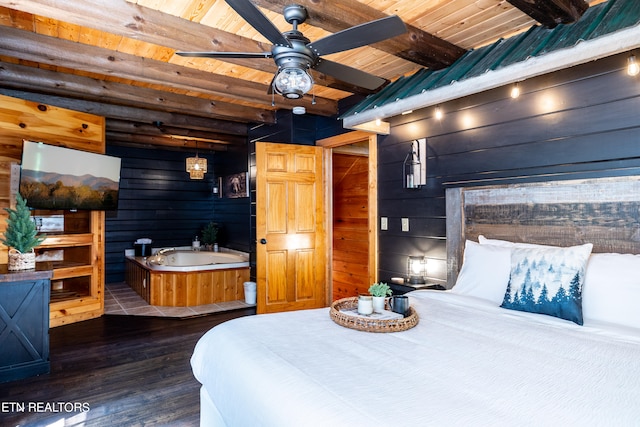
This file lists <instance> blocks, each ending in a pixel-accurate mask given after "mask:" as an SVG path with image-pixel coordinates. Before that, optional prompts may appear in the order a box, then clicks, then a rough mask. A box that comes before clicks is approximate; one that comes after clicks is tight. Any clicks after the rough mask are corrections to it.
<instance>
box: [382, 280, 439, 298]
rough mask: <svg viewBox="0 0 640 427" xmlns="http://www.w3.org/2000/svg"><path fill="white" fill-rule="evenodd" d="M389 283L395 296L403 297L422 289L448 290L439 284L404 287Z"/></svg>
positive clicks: (405, 284)
mask: <svg viewBox="0 0 640 427" xmlns="http://www.w3.org/2000/svg"><path fill="white" fill-rule="evenodd" d="M388 283H389V287H390V288H391V290H392V291H393V294H394V295H403V294H406V293H407V292H411V291H417V290H420V289H432V290H436V291H444V290H446V288H445V287H444V286H442V285H439V284H437V283H421V284H415V285H414V284H410V283H404V284H402V285H401V284H399V283H393V282H388Z"/></svg>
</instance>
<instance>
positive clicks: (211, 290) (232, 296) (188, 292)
mask: <svg viewBox="0 0 640 427" xmlns="http://www.w3.org/2000/svg"><path fill="white" fill-rule="evenodd" d="M126 264H127V265H126V282H127V284H128V285H129V286H131V288H132V289H133V290H135V291H136V292H137V293H138V295H140V296H141V297H142V298H144V299H145V301H147V302H148V303H149V304H151V305H158V306H169V307H193V306H197V305H205V304H216V303H220V302H229V301H237V300H242V299H244V282H248V281H249V267H243V268H232V269H218V270H208V271H188V272H171V271H154V270H152V269H150V268H148V267H147V266H146V264H145V259H144V258H143V257H129V258H127V260H126Z"/></svg>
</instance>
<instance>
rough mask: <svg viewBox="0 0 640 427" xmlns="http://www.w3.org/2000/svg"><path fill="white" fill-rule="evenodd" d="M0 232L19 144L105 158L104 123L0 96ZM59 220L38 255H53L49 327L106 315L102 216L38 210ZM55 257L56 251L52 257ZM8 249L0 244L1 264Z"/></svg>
mask: <svg viewBox="0 0 640 427" xmlns="http://www.w3.org/2000/svg"><path fill="white" fill-rule="evenodd" d="M0 140H1V141H2V146H0V166H1V167H0V233H2V232H4V230H5V229H6V225H5V223H6V221H5V220H6V218H7V213H6V211H5V210H4V209H2V208H6V207H11V206H15V200H14V198H15V193H16V192H17V191H18V184H19V177H20V166H19V163H20V161H21V159H22V147H23V140H29V141H41V142H44V143H47V144H51V145H56V146H62V147H66V148H72V149H77V150H84V151H89V152H92V153H101V154H104V153H105V150H106V142H105V141H106V139H105V118H104V117H101V116H96V115H94V114H88V113H83V112H80V111H72V110H68V109H65V108H60V107H56V106H52V105H46V104H43V103H40V102H34V101H28V100H24V99H19V98H13V97H9V96H4V95H0ZM34 215H41V216H43V217H45V216H49V217H48V218H49V219H50V218H51V217H50V215H58V217H59V218H60V217H62V218H63V221H62V222H63V223H64V228H63V229H59V230H51V231H48V230H46V228H47V227H44V228H45V229H43V232H44V233H45V234H47V240H46V241H44V242H43V243H42V245H40V246H39V247H38V248H36V252H37V253H40V254H42V253H43V252H45V251H50V252H52V256H51V257H48V258H50V259H47V260H46V261H44V262H45V263H47V264H49V263H50V265H51V268H52V269H53V277H52V278H51V289H50V290H51V295H52V297H51V301H50V304H49V309H50V326H51V327H54V326H59V325H64V324H67V323H73V322H77V321H80V320H86V319H91V318H94V317H99V316H101V315H102V314H103V313H104V237H105V236H104V218H105V214H104V212H101V211H78V212H71V211H64V212H63V211H36V212H34ZM54 252H57V253H55V254H54ZM7 262H8V248H7V247H6V246H4V245H1V244H0V264H4V263H7Z"/></svg>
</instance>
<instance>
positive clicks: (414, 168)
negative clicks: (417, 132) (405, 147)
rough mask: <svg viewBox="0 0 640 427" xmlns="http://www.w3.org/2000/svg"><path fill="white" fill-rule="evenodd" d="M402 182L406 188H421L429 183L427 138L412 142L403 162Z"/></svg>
mask: <svg viewBox="0 0 640 427" xmlns="http://www.w3.org/2000/svg"><path fill="white" fill-rule="evenodd" d="M402 182H403V187H404V188H420V187H421V186H423V185H425V184H426V183H427V138H420V139H416V140H415V141H413V142H411V148H410V149H409V153H407V156H406V157H405V158H404V162H402Z"/></svg>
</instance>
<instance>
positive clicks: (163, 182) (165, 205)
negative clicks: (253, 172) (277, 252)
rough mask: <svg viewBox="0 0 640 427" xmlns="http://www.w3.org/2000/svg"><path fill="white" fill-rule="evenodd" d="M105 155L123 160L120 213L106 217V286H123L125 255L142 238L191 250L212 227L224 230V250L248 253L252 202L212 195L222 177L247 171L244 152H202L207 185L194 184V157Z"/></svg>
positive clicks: (134, 152) (117, 151)
mask: <svg viewBox="0 0 640 427" xmlns="http://www.w3.org/2000/svg"><path fill="white" fill-rule="evenodd" d="M107 154H109V155H112V156H117V157H120V158H121V159H122V168H121V179H120V194H119V201H118V210H117V211H110V212H107V214H106V226H105V229H106V245H105V271H106V283H113V282H119V281H123V280H124V251H125V249H130V248H133V242H134V241H135V240H136V239H138V238H141V237H148V238H150V239H152V240H153V247H165V246H186V245H191V241H192V239H193V238H194V237H195V236H196V235H200V234H201V230H202V228H203V227H204V225H205V224H207V223H208V222H209V221H216V222H218V223H219V224H220V225H221V226H222V231H221V234H220V244H221V245H223V246H227V247H230V248H233V249H237V250H242V251H246V252H248V251H249V250H250V247H251V242H250V240H249V230H250V223H249V221H250V216H249V206H250V204H249V198H239V199H225V198H218V197H217V196H215V195H214V194H213V186H214V182H215V180H216V178H217V177H218V176H224V175H227V174H232V173H239V172H246V171H247V150H246V147H245V146H243V147H238V148H237V149H236V150H235V151H227V152H215V153H210V152H205V153H203V152H199V153H198V155H199V156H200V157H206V158H207V161H208V173H207V174H206V175H205V178H204V179H203V180H191V179H189V174H188V173H187V172H186V171H185V159H186V158H187V157H191V156H194V155H195V152H194V153H187V152H180V151H169V150H148V149H138V148H128V147H120V146H110V145H109V143H108V141H107Z"/></svg>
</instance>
